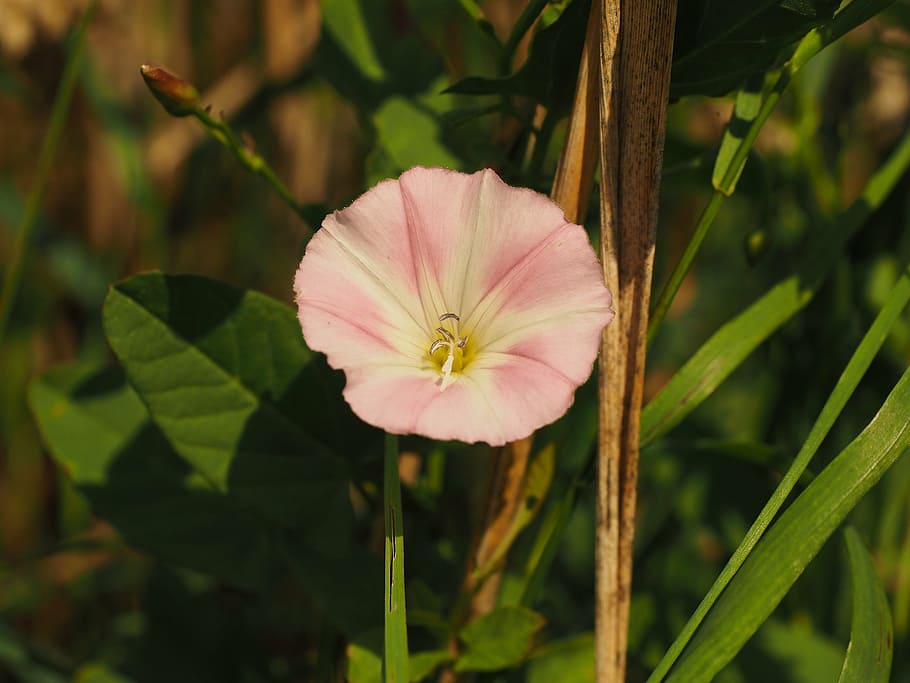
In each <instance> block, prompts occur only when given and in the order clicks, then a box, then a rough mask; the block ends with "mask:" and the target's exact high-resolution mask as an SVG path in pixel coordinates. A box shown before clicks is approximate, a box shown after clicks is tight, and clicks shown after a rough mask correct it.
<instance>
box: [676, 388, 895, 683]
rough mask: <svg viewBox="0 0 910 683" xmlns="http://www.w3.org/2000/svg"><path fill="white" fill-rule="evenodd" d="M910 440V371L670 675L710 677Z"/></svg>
mask: <svg viewBox="0 0 910 683" xmlns="http://www.w3.org/2000/svg"><path fill="white" fill-rule="evenodd" d="M908 446H910V370H908V371H907V372H905V373H904V375H903V376H902V377H901V379H900V381H899V382H898V383H897V385H896V386H895V388H894V390H893V391H892V392H891V394H890V395H889V396H888V398H887V399H886V400H885V402H884V404H883V405H882V407H881V409H880V410H879V411H878V413H877V414H876V416H875V417H874V418H873V419H872V421H871V422H870V423H869V425H868V426H867V427H866V428H865V429H864V430H863V432H862V433H861V434H860V435H859V436H858V437H857V438H856V439H855V440H854V441H853V442H852V443H851V444H850V445H849V446H847V448H845V449H844V450H843V451H842V452H841V453H840V455H838V456H837V457H836V458H835V459H834V460H833V461H832V462H831V464H830V465H828V466H827V467H826V468H825V469H824V470H823V471H822V472H821V473H820V474H819V475H818V477H816V478H815V480H814V481H813V482H812V483H811V484H810V485H809V486H808V487H807V488H806V490H805V491H804V492H803V493H802V494H801V495H800V496H799V497H798V498H797V499H796V500H795V501H794V502H793V504H792V505H790V507H789V508H788V509H787V510H786V511H785V512H784V513H783V514H782V515H781V516H780V518H779V519H778V521H777V522H776V523H775V524H774V525H773V526H772V527H771V529H770V530H769V531H768V532H767V534H766V535H765V536H764V538H763V539H762V540H761V541H760V542H759V544H758V545H757V546H756V547H755V550H753V551H752V554H751V555H750V556H749V558H748V559H747V560H746V561H745V563H744V564H743V566H742V568H741V569H740V570H739V572H738V573H737V574H736V575H735V576H734V577H733V579H732V580H731V581H730V584H729V585H728V586H727V588H726V590H725V591H724V592H723V593H722V594H721V596H720V598H719V599H718V600H717V602H716V603H715V604H714V606H713V608H712V609H711V610H710V611H709V612H708V615H707V617H706V618H705V620H704V622H702V624H701V626H700V627H699V629H698V631H696V633H695V636H694V637H693V638H692V640H691V641H690V642H689V644H688V645H687V646H686V649H685V650H683V653H682V655H681V657H680V659H679V660H678V661H677V662H676V665H675V666H674V667H673V669H672V670H671V672H670V674H669V676H668V678H667V680H668V681H686V682H687V683H690V682H692V683H697V682H698V681H708V680H710V679H711V678H712V677H713V676H714V674H715V673H717V672H718V671H719V670H720V669H721V668H722V667H723V666H724V665H725V664H726V663H727V662H729V661H730V660H731V659H732V658H733V657H734V656H735V655H736V653H737V652H739V650H740V648H741V647H742V646H743V644H744V643H745V642H746V641H747V640H748V639H749V638H750V637H751V636H752V634H753V633H755V631H756V629H758V627H759V626H760V625H761V624H762V623H763V622H764V621H765V619H767V618H768V616H769V615H770V614H771V612H772V611H773V610H774V608H775V607H776V606H777V604H778V603H779V602H780V601H781V600H782V599H783V597H784V596H785V595H786V594H787V592H788V591H789V589H790V587H791V586H792V585H793V583H794V582H795V581H796V579H797V578H799V576H800V575H801V574H802V572H803V571H804V570H805V568H806V566H807V565H808V564H809V562H810V561H811V560H812V558H813V557H815V555H816V553H817V552H818V551H819V549H820V548H821V546H822V545H823V544H824V543H825V541H826V540H827V539H828V537H829V536H830V535H831V534H832V533H833V532H834V530H835V529H836V528H837V527H838V526H839V525H840V523H841V522H842V521H843V520H844V518H845V517H846V515H847V514H848V513H849V512H850V510H852V509H853V507H854V506H855V505H856V503H857V502H858V501H859V500H860V498H862V497H863V495H865V493H866V492H867V491H868V490H869V489H870V488H872V486H873V485H874V484H875V483H876V482H877V481H878V480H879V478H880V477H881V476H882V474H884V473H885V472H886V471H887V469H888V468H889V467H890V466H891V465H892V464H893V463H894V461H895V460H897V458H898V457H899V456H900V455H901V454H902V453H903V452H904V451H905V450H906V449H907V448H908Z"/></svg>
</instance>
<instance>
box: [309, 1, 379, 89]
mask: <svg viewBox="0 0 910 683" xmlns="http://www.w3.org/2000/svg"><path fill="white" fill-rule="evenodd" d="M369 5H370V3H364V2H361V1H360V0H324V2H322V3H321V4H320V9H321V10H322V22H323V30H324V31H327V32H329V33H331V34H332V35H334V36H335V37H336V40H337V42H338V45H339V46H340V48H341V49H342V51H343V52H344V53H345V54H346V55H347V57H348V59H350V60H351V62H353V63H354V64H356V65H357V68H358V69H359V70H360V73H362V74H363V75H364V76H366V77H367V78H369V79H371V80H374V81H381V80H383V79H384V78H385V75H386V72H385V69H384V68H383V65H382V62H380V59H379V54H378V51H377V48H376V45H375V40H374V38H373V37H372V36H371V31H370V29H371V28H372V27H373V26H374V25H375V24H376V23H377V22H376V21H371V19H372V17H371V15H370V14H369Z"/></svg>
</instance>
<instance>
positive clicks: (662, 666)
mask: <svg viewBox="0 0 910 683" xmlns="http://www.w3.org/2000/svg"><path fill="white" fill-rule="evenodd" d="M908 302H910V267H908V268H907V269H905V270H904V273H903V274H902V275H901V277H900V278H899V279H898V281H897V282H896V283H895V285H894V287H893V288H892V290H891V293H890V294H889V295H888V299H887V301H886V302H885V305H884V306H883V307H882V310H881V311H880V312H879V314H878V316H876V318H875V320H874V321H873V323H872V325H871V326H870V327H869V330H868V332H866V334H865V336H864V337H863V339H862V341H860V343H859V346H857V348H856V351H855V352H854V353H853V356H852V357H851V358H850V361H849V362H848V363H847V367H846V368H844V371H843V373H842V374H841V376H840V378H839V379H838V381H837V384H836V385H835V387H834V390H833V391H832V392H831V395H830V396H829V397H828V400H827V401H826V402H825V405H824V407H823V408H822V410H821V413H819V416H818V419H817V420H816V421H815V424H814V425H812V429H811V430H810V432H809V436H808V437H807V438H806V441H805V443H804V444H803V446H802V448H800V451H799V453H798V454H797V455H796V458H794V460H793V463H792V464H791V465H790V468H789V469H788V470H787V473H786V474H785V475H784V477H783V479H781V482H780V484H778V486H777V489H775V491H774V493H773V494H772V495H771V498H770V499H769V500H768V502H767V503H766V504H765V507H764V508H763V509H762V511H761V512H760V513H759V515H758V517H757V518H756V520H755V522H753V524H752V527H751V528H750V529H749V531H748V532H747V533H746V536H745V538H744V539H743V541H742V543H740V545H739V547H738V548H737V549H736V551H735V552H734V553H733V556H732V557H731V558H730V560H729V561H728V562H727V566H726V567H724V569H723V571H722V572H721V573H720V576H718V577H717V580H716V581H715V582H714V585H713V586H711V589H710V590H709V591H708V593H707V595H705V597H704V598H703V599H702V602H701V604H700V605H699V606H698V608H697V609H696V610H695V613H694V614H693V615H692V617H691V618H690V619H689V621H688V623H687V624H686V625H685V627H684V628H683V630H682V631H681V632H680V634H679V636H677V638H676V640H675V641H674V642H673V644H672V645H671V646H670V649H669V650H667V653H666V654H665V655H664V657H663V659H662V660H661V661H660V663H659V664H658V665H657V668H656V669H655V670H654V672H653V673H652V674H651V677H650V678H649V679H648V681H649V683H656V682H657V681H660V680H662V678H663V676H664V675H666V673H667V671H669V670H670V667H671V666H672V665H673V662H674V661H675V660H676V658H677V657H678V656H679V655H680V653H681V652H682V651H683V648H685V647H686V644H687V643H688V642H689V640H690V639H691V638H692V636H693V634H694V633H695V631H696V629H697V628H698V626H699V624H701V622H702V621H703V620H704V618H705V615H707V614H708V612H709V611H710V610H711V608H712V606H713V605H714V604H715V602H716V601H717V599H718V597H719V596H720V595H721V593H722V592H723V591H724V589H725V588H726V587H727V585H728V584H729V583H730V581H731V580H732V579H733V577H734V575H735V574H736V573H737V571H739V570H740V568H741V567H742V566H743V563H744V562H745V561H746V559H747V558H748V556H749V553H751V552H752V550H753V549H754V548H755V546H756V544H757V543H758V542H759V540H760V539H761V537H762V535H763V534H764V533H765V530H766V529H767V528H768V526H769V525H770V524H771V521H772V520H773V519H774V517H775V516H776V515H777V513H778V511H779V510H780V509H781V507H782V506H783V504H784V502H785V501H786V500H787V496H789V495H790V493H791V492H792V491H793V488H794V487H795V486H796V483H797V482H798V481H799V478H800V477H801V476H802V474H803V472H804V471H805V470H806V467H807V466H808V465H809V462H810V461H811V459H812V457H813V456H814V455H815V453H816V451H817V450H818V448H819V446H821V443H822V441H823V440H824V438H825V436H827V434H828V432H829V431H830V430H831V427H832V426H833V425H834V422H835V420H837V417H838V416H839V415H840V413H841V411H842V410H843V409H844V406H845V405H846V404H847V400H848V399H849V398H850V396H852V395H853V392H854V390H855V389H856V387H857V385H858V384H859V382H860V380H861V379H862V377H863V375H865V374H866V370H868V369H869V365H870V364H871V363H872V360H873V359H874V358H875V356H876V354H877V353H878V351H879V349H881V347H882V344H884V342H885V339H886V338H887V336H888V331H889V330H890V329H891V326H892V325H893V324H894V321H895V320H897V318H898V316H899V315H900V314H901V312H902V311H903V310H904V308H906V306H907V303H908Z"/></svg>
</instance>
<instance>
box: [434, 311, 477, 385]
mask: <svg viewBox="0 0 910 683" xmlns="http://www.w3.org/2000/svg"><path fill="white" fill-rule="evenodd" d="M449 321H450V322H449ZM460 321H461V318H460V317H459V316H458V315H456V314H455V313H443V314H442V315H441V316H439V322H441V323H446V322H449V324H450V325H451V326H452V329H451V330H448V329H446V328H445V327H443V326H439V327H437V328H436V329H435V330H434V331H435V332H436V333H437V334H438V335H439V337H438V338H437V339H436V340H435V341H434V342H433V343H432V344H430V350H429V352H430V357H431V358H432V357H433V354H435V353H436V352H437V351H439V350H440V349H443V348H444V349H446V350H447V353H446V359H445V361H444V362H443V364H442V367H441V368H440V372H441V373H442V378H441V379H440V381H439V391H445V390H446V389H447V388H448V387H449V385H450V384H452V382H454V381H455V378H456V376H457V375H455V374H453V373H452V370H453V369H454V367H455V353H456V350H460V351H462V352H463V351H464V347H465V344H467V343H468V337H467V336H464V337H460V336H459V334H458V323H459V322H460Z"/></svg>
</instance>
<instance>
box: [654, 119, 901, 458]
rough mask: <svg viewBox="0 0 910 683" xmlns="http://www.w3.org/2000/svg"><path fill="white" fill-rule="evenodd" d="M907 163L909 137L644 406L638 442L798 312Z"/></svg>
mask: <svg viewBox="0 0 910 683" xmlns="http://www.w3.org/2000/svg"><path fill="white" fill-rule="evenodd" d="M908 165H910V133H908V134H906V135H905V136H904V138H903V139H902V140H901V142H900V144H899V145H898V147H897V148H896V149H895V150H894V152H893V153H892V155H891V156H890V157H889V158H888V160H887V161H886V162H885V163H884V165H883V166H882V167H881V168H880V169H879V170H878V171H877V172H876V173H875V174H874V175H873V176H872V178H870V180H869V182H868V184H867V185H866V188H865V190H864V191H863V194H862V195H861V196H860V197H859V199H857V200H856V201H855V202H853V204H852V205H851V206H850V208H849V209H847V210H846V211H845V212H844V213H842V214H841V215H840V216H838V218H837V219H836V220H835V222H834V224H833V225H832V226H831V227H830V228H829V229H826V230H821V231H819V233H818V234H817V235H816V236H815V239H814V240H813V241H812V242H811V243H810V244H809V245H808V246H807V249H806V254H808V257H807V260H806V262H805V264H804V265H803V266H802V267H801V268H800V269H799V270H798V271H797V272H796V273H794V274H793V275H791V276H790V277H788V278H786V279H785V280H783V281H781V282H779V283H778V284H777V285H775V286H774V287H772V288H771V289H770V290H769V291H768V292H767V293H766V294H764V296H762V297H761V298H760V299H758V301H756V302H755V303H753V304H752V305H751V306H749V307H748V308H747V309H746V310H745V311H743V312H742V313H740V314H739V315H737V316H736V317H735V318H733V320H731V321H730V322H728V323H727V324H725V325H724V326H723V327H721V328H720V329H719V330H718V331H717V332H716V333H715V334H714V335H713V336H712V337H711V338H710V339H709V340H708V341H707V342H705V344H704V345H703V346H702V347H701V348H700V349H699V350H698V351H697V352H696V353H695V355H694V356H692V358H690V359H689V361H688V362H687V363H686V364H685V365H684V366H683V367H682V369H681V370H680V371H679V372H677V373H676V374H675V375H674V376H673V377H672V378H671V379H670V381H669V382H668V383H667V385H666V386H665V387H664V388H663V389H662V390H661V392H660V393H659V394H658V395H657V396H655V397H654V399H652V400H651V401H650V402H649V403H648V405H646V406H645V407H644V410H643V411H642V415H641V443H642V445H644V444H646V443H648V442H649V441H653V440H654V439H655V438H657V437H658V436H661V435H662V434H664V433H666V432H667V431H669V430H670V429H671V428H673V427H674V426H676V425H677V424H678V423H679V422H681V421H682V420H683V418H685V417H686V416H687V415H688V414H689V413H691V412H692V411H693V410H695V408H696V407H697V406H698V405H699V404H700V403H701V402H702V401H704V400H705V399H706V398H707V397H708V396H710V395H711V394H712V393H713V392H714V390H715V389H716V388H717V387H718V386H719V385H720V383H721V382H723V381H724V380H725V379H726V378H727V376H728V375H729V374H730V373H731V372H733V370H735V369H736V368H737V367H738V366H739V365H740V363H742V362H743V360H745V358H746V357H747V356H748V355H749V354H750V353H752V352H753V351H754V350H755V349H756V348H757V347H758V345H759V344H761V343H762V342H763V341H765V339H767V338H768V337H769V336H771V334H772V333H773V332H774V331H775V330H777V329H778V328H779V327H780V326H781V325H783V324H784V323H785V322H786V321H787V320H789V319H790V318H791V317H793V315H795V314H796V313H797V312H798V311H799V310H801V309H802V308H803V307H804V306H806V304H808V303H809V301H811V300H812V297H813V296H815V293H816V292H817V291H818V288H819V287H820V286H821V284H822V282H823V281H824V280H825V278H826V277H827V275H828V272H829V271H830V270H831V267H832V266H833V265H834V263H835V261H836V260H837V258H838V257H839V255H840V253H841V251H842V250H843V248H844V246H845V245H846V243H847V241H848V240H849V239H850V238H851V237H852V236H853V235H854V234H855V233H856V231H857V230H858V229H859V228H860V227H861V226H862V225H863V223H865V221H866V220H867V219H868V218H869V216H870V215H871V214H872V212H873V211H874V210H875V209H877V208H878V207H879V206H881V204H882V202H883V201H884V199H885V198H886V197H887V196H888V194H889V193H890V192H891V190H892V189H893V188H894V186H895V184H896V183H897V181H898V180H899V179H900V177H901V176H902V175H903V173H904V171H905V170H906V169H907V167H908Z"/></svg>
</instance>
